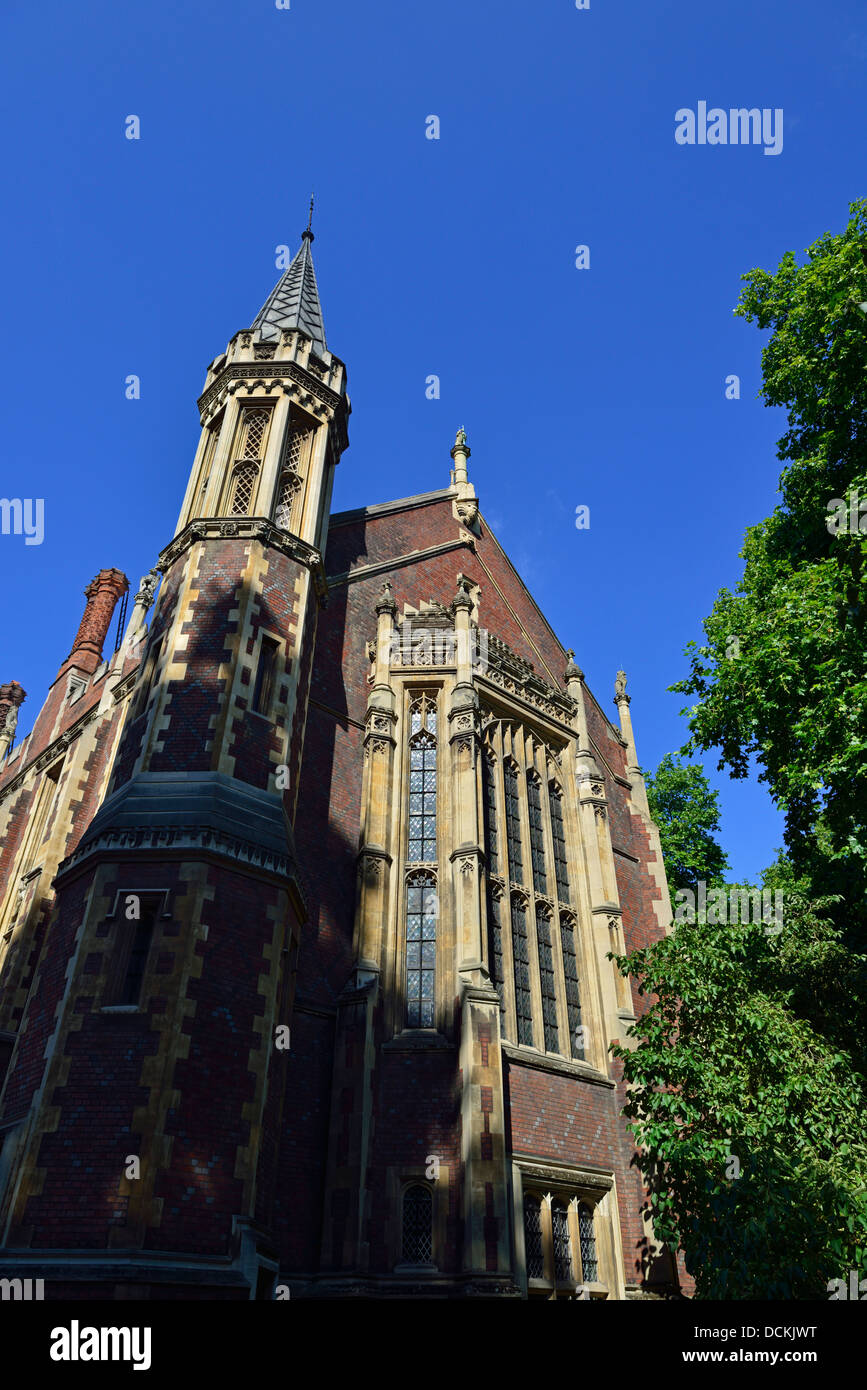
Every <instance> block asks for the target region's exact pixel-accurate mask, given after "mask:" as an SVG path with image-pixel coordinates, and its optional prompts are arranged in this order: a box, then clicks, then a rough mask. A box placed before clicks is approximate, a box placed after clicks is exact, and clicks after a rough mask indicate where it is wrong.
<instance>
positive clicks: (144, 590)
mask: <svg viewBox="0 0 867 1390" xmlns="http://www.w3.org/2000/svg"><path fill="white" fill-rule="evenodd" d="M159 582H160V572H159V570H149V571H148V573H147V574H143V575H142V577H141V581H140V583H139V587H138V593H137V594H136V596H135V599H134V602H135V603H138V604H140V605H141V607H142V608H143V609H144V610H145V612H147V610H148V609H149V608H150V606H151V604H152V603H153V601H154V594H155V593H156V591H157V585H158V584H159Z"/></svg>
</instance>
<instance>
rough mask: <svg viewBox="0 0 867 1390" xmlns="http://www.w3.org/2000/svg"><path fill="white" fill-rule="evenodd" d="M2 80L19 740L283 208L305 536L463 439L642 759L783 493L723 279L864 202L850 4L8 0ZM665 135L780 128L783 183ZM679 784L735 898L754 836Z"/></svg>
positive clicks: (741, 815) (246, 303) (129, 546)
mask: <svg viewBox="0 0 867 1390" xmlns="http://www.w3.org/2000/svg"><path fill="white" fill-rule="evenodd" d="M2 46H3V60H2V61H3V66H4V69H5V73H4V80H3V83H2V86H0V110H2V117H0V120H2V126H0V128H2V137H3V160H4V173H5V182H6V195H7V196H6V213H5V217H4V219H3V225H2V241H3V257H2V265H3V272H4V273H3V276H2V294H3V300H4V304H3V320H4V331H3V335H2V355H3V380H4V383H5V402H6V403H5V411H4V424H5V429H4V436H5V439H4V456H3V472H2V480H0V494H2V495H5V496H10V497H13V496H20V497H43V498H44V499H45V509H46V521H45V525H46V535H45V540H44V543H43V544H42V545H41V546H30V547H26V546H25V545H24V543H23V538H22V537H15V536H0V582H2V593H3V602H2V605H0V623H2V629H0V681H2V680H8V679H11V678H13V677H14V678H16V679H18V680H20V681H21V682H22V684H23V685H24V686H25V687H26V689H27V690H28V692H29V698H28V700H27V703H26V705H25V706H24V709H23V710H22V718H21V724H20V731H21V733H22V734H23V733H26V731H27V730H28V729H29V728H30V726H31V724H32V722H33V718H34V716H35V713H36V711H37V708H38V706H39V704H40V703H41V701H42V699H43V697H44V692H45V690H46V688H47V686H48V683H49V681H50V680H51V679H52V677H53V676H54V674H55V673H56V670H57V667H58V665H59V663H60V662H61V660H62V659H63V658H64V657H65V655H66V654H67V652H68V650H69V646H70V643H71V640H72V636H73V634H74V632H75V628H76V625H77V623H78V620H79V617H80V614H81V610H82V606H83V598H82V590H83V588H84V586H85V584H86V583H87V582H88V581H89V580H90V579H91V578H92V576H93V574H94V573H95V571H96V570H97V569H98V568H100V567H102V566H111V565H115V566H118V567H119V568H121V569H123V570H125V572H126V573H127V574H128V575H129V576H130V577H131V579H132V580H133V583H135V581H137V579H138V577H139V575H140V574H142V573H144V572H145V571H146V570H147V569H149V568H150V566H151V565H152V563H153V562H154V559H155V557H156V555H157V552H158V551H159V550H160V548H161V547H162V546H163V545H164V544H166V542H167V541H168V540H169V539H170V537H171V535H172V532H173V529H174V525H175V521H176V517H177V512H178V510H179V507H180V502H181V499H182V495H183V491H184V487H185V484H186V481H187V475H188V470H189V466H190V462H191V458H192V454H193V450H194V448H195V445H196V441H197V435H198V420H197V414H196V410H195V399H196V396H197V395H198V393H199V392H200V390H201V388H202V383H203V379H204V369H205V367H206V365H207V363H208V362H209V361H210V360H211V359H212V358H213V357H214V356H215V355H216V354H217V352H219V351H222V349H223V348H224V346H225V344H226V342H227V340H228V339H229V337H230V336H231V335H232V334H233V333H234V332H235V331H236V330H237V329H239V328H241V327H245V326H247V325H248V324H249V323H250V321H251V319H252V317H253V315H254V314H255V312H256V310H257V309H258V308H259V307H260V304H261V302H262V301H263V299H264V298H265V296H266V294H267V293H268V291H269V290H270V289H271V287H272V284H273V283H274V282H275V280H276V279H277V276H278V272H277V270H276V269H275V265H274V255H275V248H276V247H277V246H278V245H279V244H281V243H284V242H289V243H291V244H292V246H293V249H294V247H295V246H296V245H297V243H298V240H299V234H300V232H301V230H302V229H303V227H304V224H305V221H306V208H307V200H308V197H309V194H310V190H311V188H313V189H315V191H316V198H317V211H316V217H315V224H314V228H315V232H316V242H315V247H314V252H315V257H316V265H317V273H318V277H319V285H320V290H321V294H322V298H323V303H324V309H325V324H326V332H327V335H328V340H329V345H330V346H331V347H332V348H333V350H334V351H335V352H337V353H338V355H339V356H341V357H342V358H343V359H344V360H345V361H346V362H347V364H348V370H349V389H350V393H351V396H352V401H353V408H354V413H353V417H352V420H351V422H350V426H351V447H350V450H349V452H348V453H347V454H346V455H345V456H344V459H343V462H342V463H341V465H340V469H339V472H338V480H337V485H336V490H335V498H334V504H335V507H336V508H338V509H342V508H345V507H352V506H358V505H361V504H363V503H366V502H377V501H384V500H386V499H388V498H390V497H399V496H405V495H407V494H410V493H414V492H423V491H427V490H430V489H432V488H436V487H440V486H444V485H445V484H446V483H447V481H448V470H449V467H450V459H449V448H450V446H451V443H452V442H453V439H454V433H455V430H456V428H457V427H458V425H459V424H463V425H464V426H465V427H466V429H467V432H468V435H469V441H470V445H471V447H472V451H473V453H472V459H471V462H470V466H471V476H472V477H473V479H474V481H475V483H476V486H477V489H478V491H479V495H480V499H481V504H482V509H483V511H484V512H485V514H486V515H487V516H488V518H489V519H490V520H491V521H492V522H493V523H494V524H495V525H496V529H497V531H498V534H499V536H500V539H501V540H502V542H503V544H504V545H505V546H506V548H507V550H508V551H509V552H510V553H511V555H512V558H513V559H514V561H515V562H516V564H517V565H518V567H519V569H520V570H521V572H522V573H523V575H524V577H525V579H526V581H527V583H528V585H529V587H530V588H531V590H532V592H533V593H534V595H535V597H536V598H537V600H538V602H539V603H540V605H541V606H542V608H543V610H544V611H545V612H546V613H547V615H548V616H549V617H550V619H551V622H552V624H553V626H554V628H555V630H556V631H557V633H558V635H560V637H561V638H562V639H563V641H564V642H565V643H566V644H567V645H571V646H574V647H575V649H576V653H577V656H578V660H579V661H580V663H581V665H582V666H583V667H584V668H585V670H586V672H587V675H588V679H589V681H590V684H591V687H592V688H593V690H594V691H595V692H596V693H597V695H598V697H599V698H600V699H601V700H602V702H603V704H604V706H605V708H606V709H610V710H611V712H612V713H613V712H614V710H613V705H611V704H610V701H611V696H612V694H613V682H614V675H615V672H616V670H617V668H618V667H619V666H625V668H626V670H627V672H628V674H629V678H630V686H629V688H630V691H631V693H632V697H633V703H632V711H633V717H634V722H635V728H636V735H637V740H638V751H639V757H640V759H641V760H642V762H643V763H644V764H645V766H647V767H653V766H655V765H656V763H657V762H658V760H659V758H660V757H661V756H662V755H663V754H664V753H665V752H667V751H669V750H671V749H674V748H676V747H678V746H679V745H680V744H681V743H682V741H683V739H684V737H685V734H686V729H685V724H684V721H683V720H682V719H680V718H679V714H678V711H679V709H680V707H681V705H682V703H683V702H682V700H681V699H680V697H678V696H676V695H672V694H668V693H667V692H666V687H667V686H668V685H669V684H671V683H672V682H673V681H674V680H676V679H678V677H679V676H681V675H682V674H683V672H684V670H685V661H684V658H683V655H682V652H683V647H684V645H685V643H686V642H687V641H688V640H689V639H690V638H696V639H698V638H700V635H701V634H700V622H701V619H702V617H703V616H704V615H705V614H706V613H707V612H708V611H709V610H710V608H711V606H712V603H713V599H714V595H715V594H716V592H717V590H718V589H719V588H720V587H722V586H730V585H733V584H734V583H735V582H736V580H737V577H738V575H739V573H740V568H741V562H740V561H739V559H738V551H739V549H740V545H741V541H742V537H743V533H744V530H745V528H746V527H747V526H748V525H749V524H751V523H753V522H755V521H758V520H759V519H760V518H761V517H763V516H764V515H766V514H767V513H768V512H769V511H770V510H771V508H772V507H773V505H774V500H775V494H776V486H777V479H778V476H779V470H780V465H779V463H778V461H777V459H776V456H775V440H776V438H777V436H778V435H779V434H780V433H781V427H782V423H783V421H782V418H781V417H780V416H779V415H778V414H777V413H776V412H771V411H768V410H766V409H764V408H763V407H762V406H761V404H760V402H759V401H758V400H757V399H756V392H757V389H758V385H759V356H760V348H761V337H760V335H759V334H758V332H757V331H756V330H755V328H753V327H751V326H749V325H747V324H745V323H743V322H742V321H740V320H736V319H734V318H733V317H732V309H733V307H734V305H735V303H736V300H737V295H738V292H739V288H740V284H739V277H740V275H741V273H742V272H744V271H746V270H748V269H750V268H751V267H753V266H757V265H762V266H767V267H774V266H776V264H777V262H778V260H779V258H780V257H781V255H782V254H783V252H785V251H786V250H787V249H789V248H791V249H794V250H796V251H799V252H800V251H801V250H802V249H803V248H804V247H805V246H806V245H808V244H809V243H810V242H811V241H813V240H814V239H815V238H816V237H817V236H819V235H820V234H821V233H822V232H824V231H826V230H833V231H836V230H839V229H841V228H842V226H843V225H844V223H845V221H846V216H847V209H848V204H849V202H850V201H851V200H852V199H853V198H855V197H858V196H862V195H863V194H864V193H865V192H867V189H865V184H864V132H865V130H867V12H865V9H864V5H863V0H833V3H831V4H829V5H824V6H821V7H818V8H817V6H816V5H815V4H807V3H805V0H761V3H760V4H757V3H756V0H730V2H729V3H728V4H725V5H722V4H720V5H716V6H712V5H696V4H695V0H677V3H671V2H669V3H644V4H640V3H637V0H591V8H590V9H589V10H587V11H579V10H576V8H575V6H574V3H573V0H542V2H541V3H539V2H538V0H537V3H533V4H530V3H521V4H519V3H516V2H515V0H504V3H499V4H492V3H490V0H488V3H484V4H483V3H481V0H439V3H437V4H436V5H418V4H415V5H414V4H408V3H407V0H370V3H367V4H360V3H359V2H358V0H329V3H327V4H326V3H323V0H291V8H290V9H289V10H285V11H284V10H278V9H277V8H276V6H275V4H274V2H273V0H243V3H239V0H232V3H229V0H209V3H205V0H173V3H172V4H167V3H165V0H151V3H150V4H148V5H118V4H117V3H108V0H88V2H87V3H85V4H83V5H69V4H61V3H58V0H45V3H40V4H38V5H34V4H33V3H32V0H11V3H10V0H7V5H6V7H5V11H4V19H3V45H2ZM699 101H706V102H707V103H708V106H710V107H713V106H719V107H722V108H724V109H728V108H731V107H739V106H747V107H752V106H756V107H760V108H772V109H775V108H782V109H783V112H784V147H783V150H782V153H780V154H779V155H777V156H769V155H765V154H764V152H763V149H762V148H761V147H753V146H749V147H742V146H716V147H713V146H708V145H705V146H698V145H696V146H693V147H688V146H681V145H678V144H677V143H676V142H675V139H674V131H675V112H676V110H678V109H679V108H682V107H691V108H693V109H696V108H697V105H698V103H699ZM130 114H135V115H138V116H139V117H140V119H141V139H140V140H139V141H129V140H127V139H125V138H124V122H125V118H126V117H127V116H128V115H130ZM432 114H435V115H437V116H439V118H440V121H441V138H440V139H439V140H438V141H432V140H427V139H426V138H425V118H426V117H427V116H429V115H432ZM578 244H587V245H589V247H590V269H589V270H584V271H579V270H577V269H576V268H575V254H574V253H575V247H576V246H577V245H578ZM129 373H135V374H137V375H139V376H140V377H141V382H142V396H141V400H139V401H127V400H126V399H125V398H124V380H125V378H126V376H127V375H128V374H129ZM432 373H436V374H438V375H439V376H440V377H441V380H442V395H441V399H440V400H438V401H430V400H427V399H426V397H425V379H426V377H427V376H428V375H429V374H432ZM730 373H736V374H738V375H739V376H740V378H741V399H740V400H739V401H727V400H726V399H725V396H724V383H725V378H726V376H727V375H728V374H730ZM579 504H586V505H588V506H589V507H590V509H591V525H590V529H589V531H581V532H579V531H577V530H576V529H575V525H574V517H575V509H576V507H577V506H578V505H579ZM707 766H708V768H709V769H711V770H712V775H713V779H714V782H715V784H718V785H719V786H720V788H721V793H722V806H723V812H724V820H723V841H724V845H725V847H726V849H727V851H728V852H729V854H730V856H731V859H732V865H733V869H734V871H735V873H736V874H737V875H738V876H739V877H746V876H750V875H754V874H756V873H757V872H758V871H759V870H760V869H761V867H762V866H763V865H764V864H765V863H767V862H768V860H769V859H770V858H771V857H772V854H773V851H774V848H775V846H776V845H777V844H778V843H779V842H780V840H781V831H780V819H779V816H778V815H777V813H776V811H775V810H774V808H773V806H772V805H771V803H770V801H769V799H768V796H767V794H766V792H765V791H764V789H763V788H761V787H758V786H756V785H754V784H743V783H731V782H729V780H728V778H727V776H724V775H718V774H716V772H715V771H713V769H714V768H715V758H714V757H710V758H708V760H707Z"/></svg>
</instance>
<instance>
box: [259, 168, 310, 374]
mask: <svg viewBox="0 0 867 1390" xmlns="http://www.w3.org/2000/svg"><path fill="white" fill-rule="evenodd" d="M312 228H313V196H312V195H311V197H310V215H309V217H308V220H307V226H306V228H305V230H304V232H303V233H302V236H301V246H300V247H299V249H298V251H297V252H296V254H295V257H294V259H293V261H292V264H291V265H290V266H289V268H288V269H287V270H286V271H284V273H283V276H282V279H281V280H280V281H279V282H278V283H277V285H276V286H275V288H274V289H273V290H272V291H271V293H270V294H269V296H268V298H267V299H266V300H265V303H264V304H263V305H262V308H261V309H260V310H259V312H258V314H257V315H256V317H255V319H254V320H253V324H252V328H253V332H254V333H258V335H259V337H260V338H261V339H262V340H263V341H264V342H274V341H275V340H278V339H279V337H280V333H281V331H282V330H283V329H284V328H300V329H301V331H302V332H304V333H309V334H310V337H311V338H312V339H313V351H314V352H315V353H316V354H317V355H318V356H320V357H321V356H322V354H323V352H325V350H326V346H327V345H326V342H325V323H324V320H323V317H322V305H321V304H320V302H319V288H318V286H317V284H316V272H315V270H314V269H313V252H312V250H311V247H310V243H311V242H312V241H313V230H312Z"/></svg>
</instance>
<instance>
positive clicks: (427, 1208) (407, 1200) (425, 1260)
mask: <svg viewBox="0 0 867 1390" xmlns="http://www.w3.org/2000/svg"><path fill="white" fill-rule="evenodd" d="M401 1257H402V1259H403V1260H404V1261H405V1262H406V1263H407V1264H413V1265H424V1264H431V1263H432V1261H433V1198H432V1196H431V1190H430V1188H429V1187H424V1186H423V1185H422V1184H421V1183H413V1185H412V1187H408V1188H407V1189H406V1191H405V1192H404V1194H403V1229H402V1235H401Z"/></svg>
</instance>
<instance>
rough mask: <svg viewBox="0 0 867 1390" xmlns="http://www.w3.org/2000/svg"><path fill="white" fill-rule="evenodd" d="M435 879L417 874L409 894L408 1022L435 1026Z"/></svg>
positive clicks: (409, 886) (407, 947) (407, 913)
mask: <svg viewBox="0 0 867 1390" xmlns="http://www.w3.org/2000/svg"><path fill="white" fill-rule="evenodd" d="M435 906H436V880H435V878H434V877H433V875H432V874H415V875H414V876H413V881H412V882H411V883H410V884H409V885H408V887H407V894H406V1021H407V1027H408V1028H432V1027H433V1023H434V982H435V980H436V912H435V910H434V909H435Z"/></svg>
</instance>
